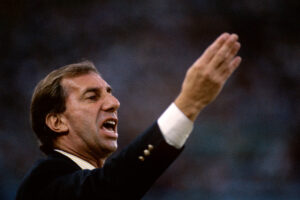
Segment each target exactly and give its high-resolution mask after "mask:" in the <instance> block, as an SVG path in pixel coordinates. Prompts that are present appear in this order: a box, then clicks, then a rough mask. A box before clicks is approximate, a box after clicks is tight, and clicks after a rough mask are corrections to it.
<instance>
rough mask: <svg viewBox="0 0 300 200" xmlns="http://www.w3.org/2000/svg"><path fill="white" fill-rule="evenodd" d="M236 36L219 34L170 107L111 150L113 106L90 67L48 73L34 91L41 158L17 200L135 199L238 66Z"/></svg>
mask: <svg viewBox="0 0 300 200" xmlns="http://www.w3.org/2000/svg"><path fill="white" fill-rule="evenodd" d="M239 48H240V43H239V42H238V36H237V35H236V34H228V33H224V34H222V35H221V36H220V37H219V38H218V39H217V40H216V41H215V42H214V43H213V44H212V45H211V46H210V47H209V48H207V50H206V51H205V52H204V53H203V55H202V56H201V57H200V58H199V59H198V60H196V62H195V63H194V64H193V65H192V66H191V67H190V68H189V69H188V71H187V73H186V77H185V79H184V82H183V84H182V89H181V92H180V93H179V95H178V97H177V98H176V99H175V101H174V103H172V104H171V105H170V107H169V108H168V109H167V110H166V111H165V112H164V113H163V114H162V115H161V116H160V117H159V119H158V120H157V122H155V123H154V124H153V125H152V126H151V127H150V128H149V129H148V130H147V131H145V133H143V134H141V135H140V136H139V137H138V138H137V139H136V140H135V141H133V142H132V143H131V144H130V145H129V146H128V147H127V148H126V149H124V150H123V151H121V153H120V154H119V155H117V156H115V157H114V158H113V159H111V160H109V161H107V162H106V159H107V158H108V157H109V156H110V155H111V154H112V153H113V152H114V151H115V150H116V149H117V138H118V132H117V124H118V118H117V110H118V108H119V106H120V103H119V101H118V100H117V99H116V98H115V97H114V96H113V95H112V92H111V88H110V86H109V85H108V83H106V82H105V81H104V80H103V79H102V77H101V76H100V75H99V73H98V72H97V70H96V68H95V67H94V66H93V64H92V63H90V62H83V63H77V64H72V65H68V66H65V67H63V68H60V69H58V70H55V71H53V72H51V73H50V74H49V75H48V76H47V77H45V78H44V79H43V80H42V81H41V82H40V83H39V84H38V85H37V87H36V89H35V92H34V94H33V98H32V103H31V121H32V127H33V130H34V131H35V133H36V134H37V136H38V138H39V140H40V142H41V149H42V150H43V151H44V152H45V153H46V154H47V155H48V156H47V158H46V159H44V160H42V161H39V162H38V163H37V164H36V165H35V167H33V169H32V170H31V171H30V172H29V173H28V174H27V175H26V177H25V179H24V181H23V182H22V184H21V186H20V188H19V190H18V194H17V200H21V199H30V200H35V199H56V200H59V199H64V200H65V199H92V198H95V199H141V197H142V196H143V195H144V194H145V193H146V192H147V190H148V189H149V188H150V187H151V185H152V184H153V183H154V182H155V180H156V179H157V178H158V177H159V176H160V175H161V174H162V173H163V171H164V170H165V169H166V168H167V167H168V166H169V165H170V164H171V163H172V162H173V161H174V160H175V159H176V157H177V156H178V155H179V153H180V152H181V151H182V149H183V146H184V143H185V141H186V139H187V137H188V136H189V134H190V132H191V130H192V127H193V121H195V119H196V117H197V116H198V114H199V113H200V111H201V110H202V109H203V108H204V107H205V106H206V105H208V104H209V103H210V102H211V101H213V100H214V99H215V98H216V96H217V95H218V94H219V92H220V91H221V89H222V87H223V85H224V84H225V81H226V80H227V79H228V78H229V76H230V75H231V74H232V72H233V71H234V70H235V69H236V68H237V67H238V66H239V64H240V62H241V58H240V57H238V56H236V54H237V52H238V51H239Z"/></svg>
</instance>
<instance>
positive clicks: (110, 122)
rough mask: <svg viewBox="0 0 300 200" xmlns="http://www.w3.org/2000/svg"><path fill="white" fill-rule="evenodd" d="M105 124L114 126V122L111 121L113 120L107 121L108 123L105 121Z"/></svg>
mask: <svg viewBox="0 0 300 200" xmlns="http://www.w3.org/2000/svg"><path fill="white" fill-rule="evenodd" d="M105 123H107V124H111V125H116V122H115V121H113V120H108V121H106V122H105Z"/></svg>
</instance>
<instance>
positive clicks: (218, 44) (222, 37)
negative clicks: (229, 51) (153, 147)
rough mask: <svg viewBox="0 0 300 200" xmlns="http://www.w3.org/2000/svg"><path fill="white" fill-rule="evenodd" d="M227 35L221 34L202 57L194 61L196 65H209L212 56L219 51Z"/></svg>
mask: <svg viewBox="0 0 300 200" xmlns="http://www.w3.org/2000/svg"><path fill="white" fill-rule="evenodd" d="M229 36H230V35H229V33H223V34H221V35H220V36H219V37H218V38H217V39H216V40H215V41H214V42H213V43H212V44H211V45H210V46H209V47H208V48H207V49H206V50H205V51H204V53H203V54H202V56H201V57H200V58H199V59H198V60H197V61H196V63H195V64H196V65H197V64H198V63H199V62H203V63H205V64H206V63H209V62H210V60H211V59H212V58H213V56H214V55H215V54H216V53H217V52H218V51H219V49H220V48H221V47H222V45H223V44H224V43H225V41H226V40H227V39H228V37H229Z"/></svg>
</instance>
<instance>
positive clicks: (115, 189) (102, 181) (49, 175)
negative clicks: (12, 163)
mask: <svg viewBox="0 0 300 200" xmlns="http://www.w3.org/2000/svg"><path fill="white" fill-rule="evenodd" d="M149 144H151V145H153V147H154V148H153V150H151V152H150V155H148V156H145V155H144V150H145V149H147V148H148V145H149ZM181 150H182V149H181ZM181 150H177V149H175V148H173V147H172V146H170V145H168V144H167V143H166V142H165V140H164V138H163V136H162V134H161V132H160V129H159V127H158V125H157V123H155V124H154V125H152V126H151V127H150V128H149V129H148V130H147V131H146V132H145V133H144V134H142V135H140V136H139V137H138V138H137V139H136V140H135V141H134V142H132V143H131V144H130V145H129V146H128V147H127V148H126V149H124V150H123V151H121V152H120V153H119V154H118V155H117V156H115V157H114V158H112V159H110V160H109V161H107V162H106V163H105V165H104V166H103V168H98V169H94V170H81V169H80V167H79V166H78V165H76V164H75V163H74V162H73V161H72V160H71V159H69V158H68V157H66V156H64V155H62V154H60V153H57V152H53V153H51V154H49V155H48V157H47V158H46V159H43V160H41V161H39V162H38V163H37V164H36V165H35V166H34V167H33V168H32V170H31V171H30V172H29V173H28V174H27V175H26V176H25V178H24V180H23V182H22V184H21V186H20V188H19V190H18V193H17V200H37V199H39V200H41V199H43V200H44V199H45V200H46V199H49V200H50V199H51V200H66V199H72V200H76V199H84V200H89V199H99V200H100V199H101V200H104V199H105V200H106V199H118V200H119V199H130V200H132V199H141V198H142V196H143V195H144V194H145V193H146V192H147V191H148V190H149V188H150V187H151V185H152V184H153V183H154V182H155V180H156V179H157V178H158V177H159V176H160V175H161V174H162V173H163V171H164V170H165V169H166V168H167V167H168V166H169V165H170V164H171V163H172V161H174V160H175V159H176V157H177V156H178V155H179V153H180V152H181ZM140 156H143V157H144V161H142V160H140V159H139V157H140Z"/></svg>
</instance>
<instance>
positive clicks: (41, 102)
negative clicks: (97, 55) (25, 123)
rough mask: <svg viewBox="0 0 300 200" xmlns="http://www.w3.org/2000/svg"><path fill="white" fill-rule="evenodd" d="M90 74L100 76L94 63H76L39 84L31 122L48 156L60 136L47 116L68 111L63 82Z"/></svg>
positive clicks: (35, 92) (31, 111)
mask: <svg viewBox="0 0 300 200" xmlns="http://www.w3.org/2000/svg"><path fill="white" fill-rule="evenodd" d="M90 72H95V73H97V74H99V72H98V70H97V69H96V67H95V66H94V64H93V63H92V62H90V61H84V62H80V63H74V64H70V65H66V66H63V67H61V68H59V69H57V70H54V71H52V72H51V73H49V74H48V75H47V76H46V77H45V78H44V79H42V80H41V81H40V82H39V83H38V84H37V86H36V88H35V90H34V93H33V95H32V99H31V106H30V121H31V126H32V129H33V131H34V132H35V134H36V135H37V137H38V139H39V141H40V149H41V150H42V151H43V152H44V153H46V154H48V153H49V152H50V151H52V150H53V140H54V138H56V137H57V135H58V134H55V132H54V131H52V130H51V129H50V128H49V127H48V126H47V125H46V123H45V120H46V116H47V114H49V113H63V112H64V111H65V110H66V105H65V99H66V93H65V91H64V88H63V87H62V86H61V80H62V79H63V78H66V77H68V78H69V77H76V76H80V75H83V74H88V73H90Z"/></svg>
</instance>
